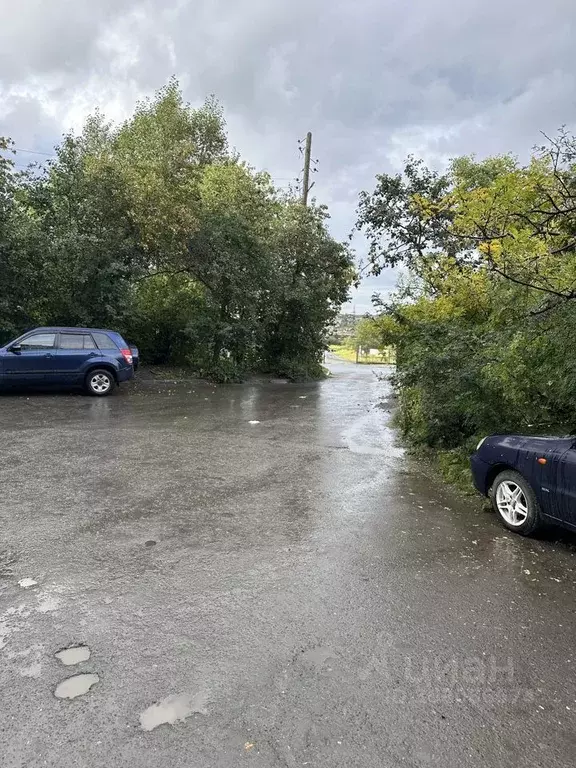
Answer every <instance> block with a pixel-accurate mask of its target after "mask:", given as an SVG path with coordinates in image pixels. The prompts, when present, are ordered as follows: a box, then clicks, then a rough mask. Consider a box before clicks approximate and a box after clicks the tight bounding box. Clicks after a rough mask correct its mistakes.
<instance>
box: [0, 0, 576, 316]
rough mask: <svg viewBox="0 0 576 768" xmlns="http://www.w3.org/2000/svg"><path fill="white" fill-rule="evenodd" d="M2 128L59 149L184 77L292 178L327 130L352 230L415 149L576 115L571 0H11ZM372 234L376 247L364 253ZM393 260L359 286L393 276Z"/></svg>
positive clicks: (462, 146)
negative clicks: (364, 192) (307, 138)
mask: <svg viewBox="0 0 576 768" xmlns="http://www.w3.org/2000/svg"><path fill="white" fill-rule="evenodd" d="M0 4H1V10H2V25H1V26H0V134H9V135H12V136H13V137H14V138H15V140H16V141H17V143H21V142H26V143H30V142H32V143H33V144H34V145H35V146H33V147H31V148H32V149H34V148H37V147H41V148H45V147H46V146H49V145H50V143H53V142H54V141H56V140H57V139H58V136H59V134H60V133H61V132H62V131H63V130H66V129H68V128H69V127H70V123H71V122H77V121H78V119H79V118H81V117H82V116H84V115H85V113H86V112H87V111H89V110H90V109H92V108H93V107H95V106H96V105H98V106H100V107H101V108H102V109H104V110H105V111H111V113H112V115H111V116H112V117H113V118H117V119H120V117H121V116H124V115H125V114H128V113H129V112H130V110H131V108H132V107H133V104H134V102H135V101H136V100H137V99H138V98H140V97H142V96H143V95H146V94H148V93H150V92H152V91H153V90H155V89H156V88H158V87H160V86H161V85H163V84H164V83H165V82H166V80H167V79H168V77H169V76H170V75H172V74H176V76H177V77H178V78H179V79H180V82H181V83H182V86H183V88H184V92H185V96H186V97H187V98H188V99H189V100H190V101H191V102H192V103H198V102H200V101H202V100H203V98H204V97H205V96H206V95H207V94H210V93H215V94H216V96H217V97H218V98H219V99H220V100H221V101H222V103H223V105H224V107H225V110H226V114H227V118H228V122H229V128H230V137H231V141H232V143H233V144H235V145H236V146H237V147H238V149H239V150H240V151H241V152H242V154H243V155H244V156H246V157H247V158H248V159H249V160H250V161H251V162H252V163H253V164H254V165H256V166H258V167H265V168H267V169H268V170H270V172H271V173H272V175H273V176H274V177H275V178H277V179H278V183H279V184H280V185H287V184H289V183H290V181H289V180H290V179H291V178H294V177H296V176H297V175H298V173H299V168H300V163H301V161H300V157H299V154H298V148H297V143H296V142H297V139H298V138H301V137H302V136H303V135H304V134H305V133H306V131H307V130H312V131H313V132H314V149H313V154H314V156H316V157H318V158H319V160H320V163H319V173H317V174H315V175H314V179H315V181H316V186H315V192H316V194H317V196H318V198H319V199H320V200H322V201H323V202H327V203H328V204H329V206H330V209H331V212H332V216H333V229H334V232H335V234H336V235H337V236H340V237H344V236H346V235H347V233H348V232H349V231H350V229H351V227H352V225H353V221H354V210H355V204H356V200H357V194H358V191H359V190H360V189H362V188H371V187H372V186H373V184H374V176H375V174H376V173H378V172H382V171H390V170H397V169H399V167H400V166H401V163H402V160H403V158H404V156H405V155H406V154H407V153H408V152H413V153H414V154H417V155H421V156H423V157H424V158H425V159H426V160H427V162H430V163H432V164H434V165H436V166H438V167H441V166H442V164H443V163H445V162H446V161H447V159H448V158H450V157H453V156H455V155H458V154H463V153H475V154H476V155H477V156H479V157H482V156H483V155H486V154H490V153H496V152H505V151H511V152H514V153H517V154H519V155H520V156H522V157H524V156H526V154H527V153H528V151H529V149H530V147H531V146H532V145H533V144H534V143H537V142H538V141H539V140H540V134H539V131H540V130H545V131H547V132H554V131H555V130H556V129H557V128H558V127H559V126H560V125H562V124H568V125H569V126H570V125H572V126H573V125H574V124H575V123H576V74H575V70H574V67H573V45H574V41H575V40H576V4H575V3H574V1H573V0H548V2H547V3H536V2H529V0H528V1H527V0H498V1H497V0H483V2H481V1H480V0H404V1H403V2H400V0H356V2H351V0H347V1H346V2H344V1H343V0H316V2H314V0H312V1H310V0H309V1H308V2H304V0H274V1H271V0H144V1H139V0H98V1H97V2H94V0H75V1H72V0H51V2H50V3H47V2H44V0H21V2H19V3H11V2H7V0H0ZM361 248H362V245H361V244H360V250H361ZM393 282H394V275H393V274H391V273H384V274H383V275H382V276H381V277H380V278H378V279H377V280H375V281H371V282H370V283H369V284H367V285H366V286H365V287H364V288H363V289H362V291H361V293H360V294H358V296H357V298H358V303H359V304H361V309H366V308H368V306H369V300H368V299H367V294H368V290H367V289H369V292H370V293H372V290H373V287H374V288H377V287H381V288H383V289H385V290H387V289H389V288H390V287H391V286H392V284H393Z"/></svg>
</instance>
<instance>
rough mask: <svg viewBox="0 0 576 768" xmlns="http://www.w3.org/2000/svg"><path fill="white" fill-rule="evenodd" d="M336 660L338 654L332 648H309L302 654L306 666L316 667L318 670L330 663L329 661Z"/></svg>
mask: <svg viewBox="0 0 576 768" xmlns="http://www.w3.org/2000/svg"><path fill="white" fill-rule="evenodd" d="M335 658H336V654H335V653H334V651H333V650H332V649H331V648H324V647H322V646H318V647H316V648H309V649H308V650H307V651H304V653H303V654H302V661H304V663H305V664H311V665H312V666H314V667H316V669H319V668H320V667H322V666H323V664H325V663H326V662H327V661H328V659H335Z"/></svg>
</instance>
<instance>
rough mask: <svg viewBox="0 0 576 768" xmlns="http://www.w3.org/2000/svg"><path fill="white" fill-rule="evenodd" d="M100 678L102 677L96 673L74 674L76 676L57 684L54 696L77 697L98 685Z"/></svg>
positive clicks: (63, 697)
mask: <svg viewBox="0 0 576 768" xmlns="http://www.w3.org/2000/svg"><path fill="white" fill-rule="evenodd" d="M99 680H100V678H99V677H98V675H95V674H83V675H74V677H69V678H67V679H66V680H62V682H61V683H59V684H58V685H57V686H56V690H55V691H54V696H56V698H58V699H75V698H76V697H77V696H83V695H84V694H85V693H88V691H89V690H90V688H92V686H93V685H96V683H97V682H98V681H99Z"/></svg>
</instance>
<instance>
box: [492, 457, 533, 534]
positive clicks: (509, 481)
mask: <svg viewBox="0 0 576 768" xmlns="http://www.w3.org/2000/svg"><path fill="white" fill-rule="evenodd" d="M488 495H489V497H490V501H491V502H492V507H493V508H494V511H495V512H496V514H497V515H498V517H499V518H500V520H501V521H502V523H503V524H504V525H505V526H506V528H508V529H509V530H510V531H514V533H519V534H521V535H522V536H529V535H530V534H531V533H534V531H536V530H537V529H538V528H540V527H541V526H542V513H541V510H540V504H539V503H538V499H537V498H536V494H535V493H534V491H533V489H532V486H531V485H530V483H529V482H528V481H527V480H526V478H525V477H523V476H522V475H521V474H520V473H519V472H515V471H514V470H511V469H507V470H505V471H504V472H500V474H499V475H498V476H497V477H496V479H495V480H494V482H493V484H492V487H491V488H490V491H489V492H488Z"/></svg>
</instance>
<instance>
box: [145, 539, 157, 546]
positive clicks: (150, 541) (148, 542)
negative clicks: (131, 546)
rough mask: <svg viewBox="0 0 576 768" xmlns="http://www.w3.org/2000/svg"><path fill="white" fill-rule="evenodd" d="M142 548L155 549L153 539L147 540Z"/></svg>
mask: <svg viewBox="0 0 576 768" xmlns="http://www.w3.org/2000/svg"><path fill="white" fill-rule="evenodd" d="M144 546H145V547H155V546H156V542H155V541H154V539H148V541H145V542H144Z"/></svg>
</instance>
